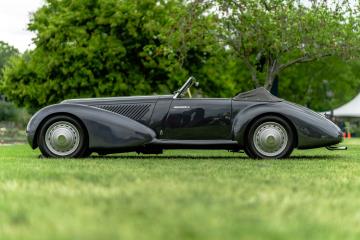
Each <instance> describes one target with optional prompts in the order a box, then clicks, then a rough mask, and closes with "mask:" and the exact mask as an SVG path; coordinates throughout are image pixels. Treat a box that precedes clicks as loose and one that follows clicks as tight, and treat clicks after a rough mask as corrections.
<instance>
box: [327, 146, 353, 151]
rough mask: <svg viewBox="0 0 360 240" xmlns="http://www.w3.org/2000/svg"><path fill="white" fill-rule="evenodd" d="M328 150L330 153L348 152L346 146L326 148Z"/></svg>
mask: <svg viewBox="0 0 360 240" xmlns="http://www.w3.org/2000/svg"><path fill="white" fill-rule="evenodd" d="M326 149H327V150H330V151H337V150H342V151H343V150H347V149H348V148H347V147H346V146H328V147H326Z"/></svg>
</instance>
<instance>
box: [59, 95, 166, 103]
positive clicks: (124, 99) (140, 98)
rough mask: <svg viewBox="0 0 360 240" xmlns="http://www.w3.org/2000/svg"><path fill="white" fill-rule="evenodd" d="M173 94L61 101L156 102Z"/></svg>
mask: <svg viewBox="0 0 360 240" xmlns="http://www.w3.org/2000/svg"><path fill="white" fill-rule="evenodd" d="M172 97H173V96H172V95H161V96H159V95H153V96H133V97H108V98H80V99H69V100H65V101H63V102H61V103H63V104H81V105H97V104H117V103H145V102H146V103H151V102H156V101H157V100H158V99H160V98H169V99H171V98H172Z"/></svg>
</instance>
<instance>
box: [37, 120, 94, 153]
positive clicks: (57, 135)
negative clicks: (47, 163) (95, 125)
mask: <svg viewBox="0 0 360 240" xmlns="http://www.w3.org/2000/svg"><path fill="white" fill-rule="evenodd" d="M87 142H88V140H87V136H86V133H85V129H84V128H83V127H82V125H81V124H80V123H79V122H78V121H77V120H75V119H74V118H71V117H69V116H65V115H61V116H55V117H52V118H50V119H48V120H47V121H45V123H44V124H43V125H42V126H41V129H40V132H39V135H38V143H39V148H40V151H41V153H42V154H43V156H44V157H54V158H79V157H85V156H86V155H87V154H88V153H89V151H88V143H87Z"/></svg>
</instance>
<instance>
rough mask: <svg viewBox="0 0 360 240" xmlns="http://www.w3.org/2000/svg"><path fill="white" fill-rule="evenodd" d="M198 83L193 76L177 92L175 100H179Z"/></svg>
mask: <svg viewBox="0 0 360 240" xmlns="http://www.w3.org/2000/svg"><path fill="white" fill-rule="evenodd" d="M195 83H196V79H195V77H193V76H191V77H190V78H189V79H188V80H187V81H186V82H185V84H184V85H183V86H182V87H181V88H180V89H179V90H177V91H176V92H175V94H174V97H173V98H174V99H177V98H181V97H182V96H183V95H184V94H185V93H186V92H187V90H188V89H190V88H191V87H192V85H194V84H195Z"/></svg>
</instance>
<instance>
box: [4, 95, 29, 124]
mask: <svg viewBox="0 0 360 240" xmlns="http://www.w3.org/2000/svg"><path fill="white" fill-rule="evenodd" d="M29 119H30V115H29V114H28V113H27V111H26V110H25V109H20V108H17V107H16V106H15V105H14V104H13V103H9V102H5V101H0V122H13V123H16V124H17V125H18V126H19V127H22V128H23V127H25V126H26V124H27V122H28V121H29Z"/></svg>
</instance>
